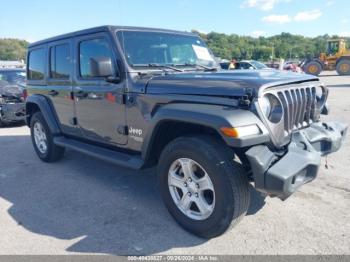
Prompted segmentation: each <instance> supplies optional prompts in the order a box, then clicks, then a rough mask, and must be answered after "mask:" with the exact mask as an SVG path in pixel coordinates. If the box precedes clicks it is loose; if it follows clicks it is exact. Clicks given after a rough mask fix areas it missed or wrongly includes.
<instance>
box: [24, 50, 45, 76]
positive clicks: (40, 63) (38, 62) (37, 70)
mask: <svg viewBox="0 0 350 262" xmlns="http://www.w3.org/2000/svg"><path fill="white" fill-rule="evenodd" d="M45 64H46V53H45V49H44V48H40V49H35V50H32V51H30V52H29V56H28V80H44V78H45Z"/></svg>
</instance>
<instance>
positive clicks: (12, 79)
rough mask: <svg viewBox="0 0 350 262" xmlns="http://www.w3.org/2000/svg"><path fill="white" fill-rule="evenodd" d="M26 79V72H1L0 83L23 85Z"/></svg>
mask: <svg viewBox="0 0 350 262" xmlns="http://www.w3.org/2000/svg"><path fill="white" fill-rule="evenodd" d="M25 79H26V73H25V71H16V70H13V71H12V70H10V71H0V81H1V82H5V83H8V84H21V83H24V82H25Z"/></svg>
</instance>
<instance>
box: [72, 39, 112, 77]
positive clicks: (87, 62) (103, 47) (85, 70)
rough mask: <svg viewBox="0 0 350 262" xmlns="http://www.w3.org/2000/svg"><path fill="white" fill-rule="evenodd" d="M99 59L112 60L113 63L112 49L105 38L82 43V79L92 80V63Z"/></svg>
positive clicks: (80, 59)
mask: <svg viewBox="0 0 350 262" xmlns="http://www.w3.org/2000/svg"><path fill="white" fill-rule="evenodd" d="M99 58H110V59H111V61H113V53H112V50H111V47H110V45H109V43H108V41H107V39H105V38H96V39H92V40H86V41H82V42H80V45H79V67H80V76H81V77H82V78H87V79H88V78H92V77H93V74H92V73H91V72H92V69H91V65H92V61H94V60H98V59H99Z"/></svg>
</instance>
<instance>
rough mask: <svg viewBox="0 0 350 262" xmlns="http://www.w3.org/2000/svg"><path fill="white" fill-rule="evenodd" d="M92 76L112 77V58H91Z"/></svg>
mask: <svg viewBox="0 0 350 262" xmlns="http://www.w3.org/2000/svg"><path fill="white" fill-rule="evenodd" d="M90 75H91V77H111V76H113V75H114V72H113V66H112V59H111V58H110V57H93V58H90Z"/></svg>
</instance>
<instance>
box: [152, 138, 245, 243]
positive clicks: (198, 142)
mask: <svg viewBox="0 0 350 262" xmlns="http://www.w3.org/2000/svg"><path fill="white" fill-rule="evenodd" d="M230 150H231V149H230V148H228V147H227V146H226V145H225V144H224V143H222V142H221V141H220V140H218V139H215V138H212V137H210V136H199V137H180V138H177V139H176V140H174V141H172V142H170V143H169V144H168V145H167V146H166V147H165V149H164V150H163V152H162V154H161V156H160V159H159V164H158V179H159V184H160V191H161V195H162V198H163V201H164V203H165V205H166V207H167V209H168V211H169V212H170V214H171V215H172V216H173V217H174V219H175V220H176V221H177V222H178V223H179V224H180V225H181V226H182V227H183V228H184V229H186V230H187V231H189V232H191V233H193V234H195V235H197V236H200V237H204V238H213V237H217V236H219V235H221V234H223V233H224V232H225V231H226V230H227V229H228V228H229V227H230V225H231V226H234V225H235V224H237V223H238V222H239V221H240V219H241V218H242V217H244V216H245V214H246V212H247V210H248V207H249V203H250V194H249V183H248V179H247V174H246V172H245V170H244V169H243V168H242V166H241V165H240V164H238V163H236V162H234V161H233V151H231V152H232V154H229V152H230ZM176 161H178V162H179V164H178V167H176V164H177V162H176ZM181 161H187V164H186V166H191V168H193V169H192V172H190V173H191V174H192V179H191V181H189V180H188V179H187V178H186V177H187V176H186V175H185V173H186V172H184V171H183V170H186V166H185V168H183V167H184V165H183V164H182V163H181ZM174 165H175V169H173V167H174ZM176 170H177V171H176ZM170 171H171V172H170ZM174 171H175V172H176V175H175V177H176V181H177V183H175V184H176V185H179V186H178V187H177V186H173V183H172V181H173V180H172V177H174V175H173V174H174ZM170 174H171V175H170ZM205 174H207V175H208V177H209V179H208V180H207V181H210V182H207V183H206V184H203V183H202V182H198V181H203V178H204V177H206V176H205ZM197 182H198V184H196V183H197ZM182 183H184V184H186V186H183V184H182ZM192 183H194V184H196V186H193V185H192ZM199 183H200V186H199ZM209 185H210V186H209ZM197 188H198V191H197ZM205 188H212V193H211V192H210V189H209V190H206V189H205ZM174 192H175V195H177V193H178V194H179V199H178V201H176V198H174ZM176 192H177V193H176ZM180 192H182V194H180ZM198 195H199V198H198ZM210 196H211V197H210ZM184 199H186V200H184ZM203 199H204V200H203ZM211 199H212V200H211ZM185 201H187V203H189V204H188V205H187V207H189V208H188V209H187V211H186V210H184V208H183V203H184V202H185ZM204 201H205V202H206V203H205V202H204ZM179 203H180V204H179ZM197 203H199V205H198V204H197ZM202 203H204V207H206V209H203V205H202ZM199 207H202V208H199ZM201 210H206V211H208V212H205V214H206V215H205V216H202V214H204V212H201ZM185 211H186V212H185ZM209 211H210V212H209Z"/></svg>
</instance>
